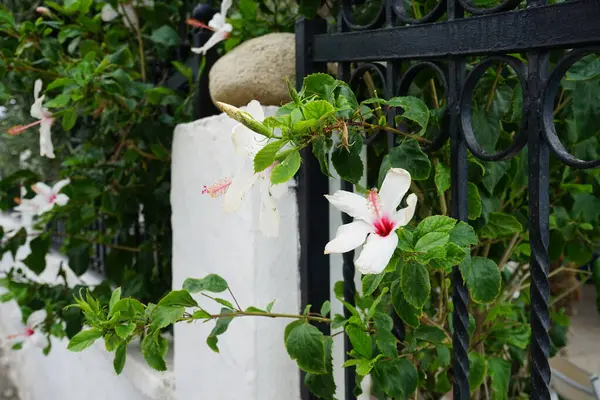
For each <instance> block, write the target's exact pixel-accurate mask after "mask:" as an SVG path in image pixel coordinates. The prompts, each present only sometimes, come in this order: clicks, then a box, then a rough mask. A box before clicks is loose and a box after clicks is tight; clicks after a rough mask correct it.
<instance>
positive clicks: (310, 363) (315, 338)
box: [285, 323, 327, 374]
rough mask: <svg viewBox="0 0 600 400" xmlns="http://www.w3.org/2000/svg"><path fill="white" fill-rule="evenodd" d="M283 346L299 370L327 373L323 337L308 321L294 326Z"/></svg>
mask: <svg viewBox="0 0 600 400" xmlns="http://www.w3.org/2000/svg"><path fill="white" fill-rule="evenodd" d="M285 347H286V349H287V351H288V354H289V355H290V357H291V358H292V360H296V363H297V364H298V367H300V369H301V370H303V371H305V372H311V373H313V374H325V373H327V365H326V357H325V350H326V349H325V337H324V336H323V333H322V332H321V331H320V330H319V329H317V328H316V327H314V326H312V325H310V324H308V323H302V324H298V325H296V326H294V327H293V329H291V331H290V332H289V333H288V335H287V338H286V340H285Z"/></svg>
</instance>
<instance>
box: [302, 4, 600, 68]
mask: <svg viewBox="0 0 600 400" xmlns="http://www.w3.org/2000/svg"><path fill="white" fill-rule="evenodd" d="M463 1H465V0H463ZM565 15H568V17H565ZM593 15H596V16H597V15H600V2H599V1H597V0H574V1H569V2H566V3H560V4H555V5H551V6H543V7H535V8H531V9H527V10H519V11H509V12H503V13H496V14H492V15H484V16H472V17H469V18H464V19H455V20H452V21H447V22H437V23H432V24H422V25H409V26H402V27H395V28H389V29H375V30H368V31H363V32H350V33H335V34H329V35H317V36H315V38H314V58H313V60H314V61H321V62H324V61H371V60H399V59H411V58H435V57H437V58H442V57H448V56H449V55H486V54H499V53H504V54H506V53H512V52H519V51H526V50H530V49H536V48H538V49H539V48H547V49H550V48H574V47H582V46H586V45H591V44H595V43H598V42H600V24H599V23H598V19H597V18H591V17H590V16H593ZM565 18H567V19H565Z"/></svg>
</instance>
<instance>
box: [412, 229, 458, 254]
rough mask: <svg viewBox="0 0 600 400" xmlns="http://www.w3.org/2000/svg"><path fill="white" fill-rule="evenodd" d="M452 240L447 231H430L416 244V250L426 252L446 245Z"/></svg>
mask: <svg viewBox="0 0 600 400" xmlns="http://www.w3.org/2000/svg"><path fill="white" fill-rule="evenodd" d="M449 240H450V235H449V234H448V233H447V232H430V233H426V234H425V235H423V236H422V237H421V238H420V239H419V240H417V243H416V244H415V251H417V252H419V253H426V252H428V251H429V250H431V249H433V248H434V247H439V246H442V247H443V246H444V245H446V243H448V241H449Z"/></svg>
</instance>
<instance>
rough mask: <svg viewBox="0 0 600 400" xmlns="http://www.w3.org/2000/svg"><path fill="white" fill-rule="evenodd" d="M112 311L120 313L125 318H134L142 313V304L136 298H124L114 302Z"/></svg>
mask: <svg viewBox="0 0 600 400" xmlns="http://www.w3.org/2000/svg"><path fill="white" fill-rule="evenodd" d="M112 313H113V314H116V313H120V315H121V317H122V318H125V319H134V318H136V317H137V316H139V315H143V314H144V305H143V304H142V303H140V302H139V301H138V300H136V299H131V298H125V299H121V300H119V301H117V302H116V303H115V305H114V307H113V309H112Z"/></svg>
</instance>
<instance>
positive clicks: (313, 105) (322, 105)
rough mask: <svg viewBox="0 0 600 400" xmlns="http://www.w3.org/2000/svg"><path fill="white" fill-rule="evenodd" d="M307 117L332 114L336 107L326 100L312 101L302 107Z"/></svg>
mask: <svg viewBox="0 0 600 400" xmlns="http://www.w3.org/2000/svg"><path fill="white" fill-rule="evenodd" d="M302 111H303V113H304V118H305V119H321V118H325V117H327V116H330V115H332V114H333V113H334V112H335V109H334V108H333V106H332V105H331V103H329V102H328V101H325V100H317V101H311V102H310V103H307V104H306V105H304V107H303V108H302Z"/></svg>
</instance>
